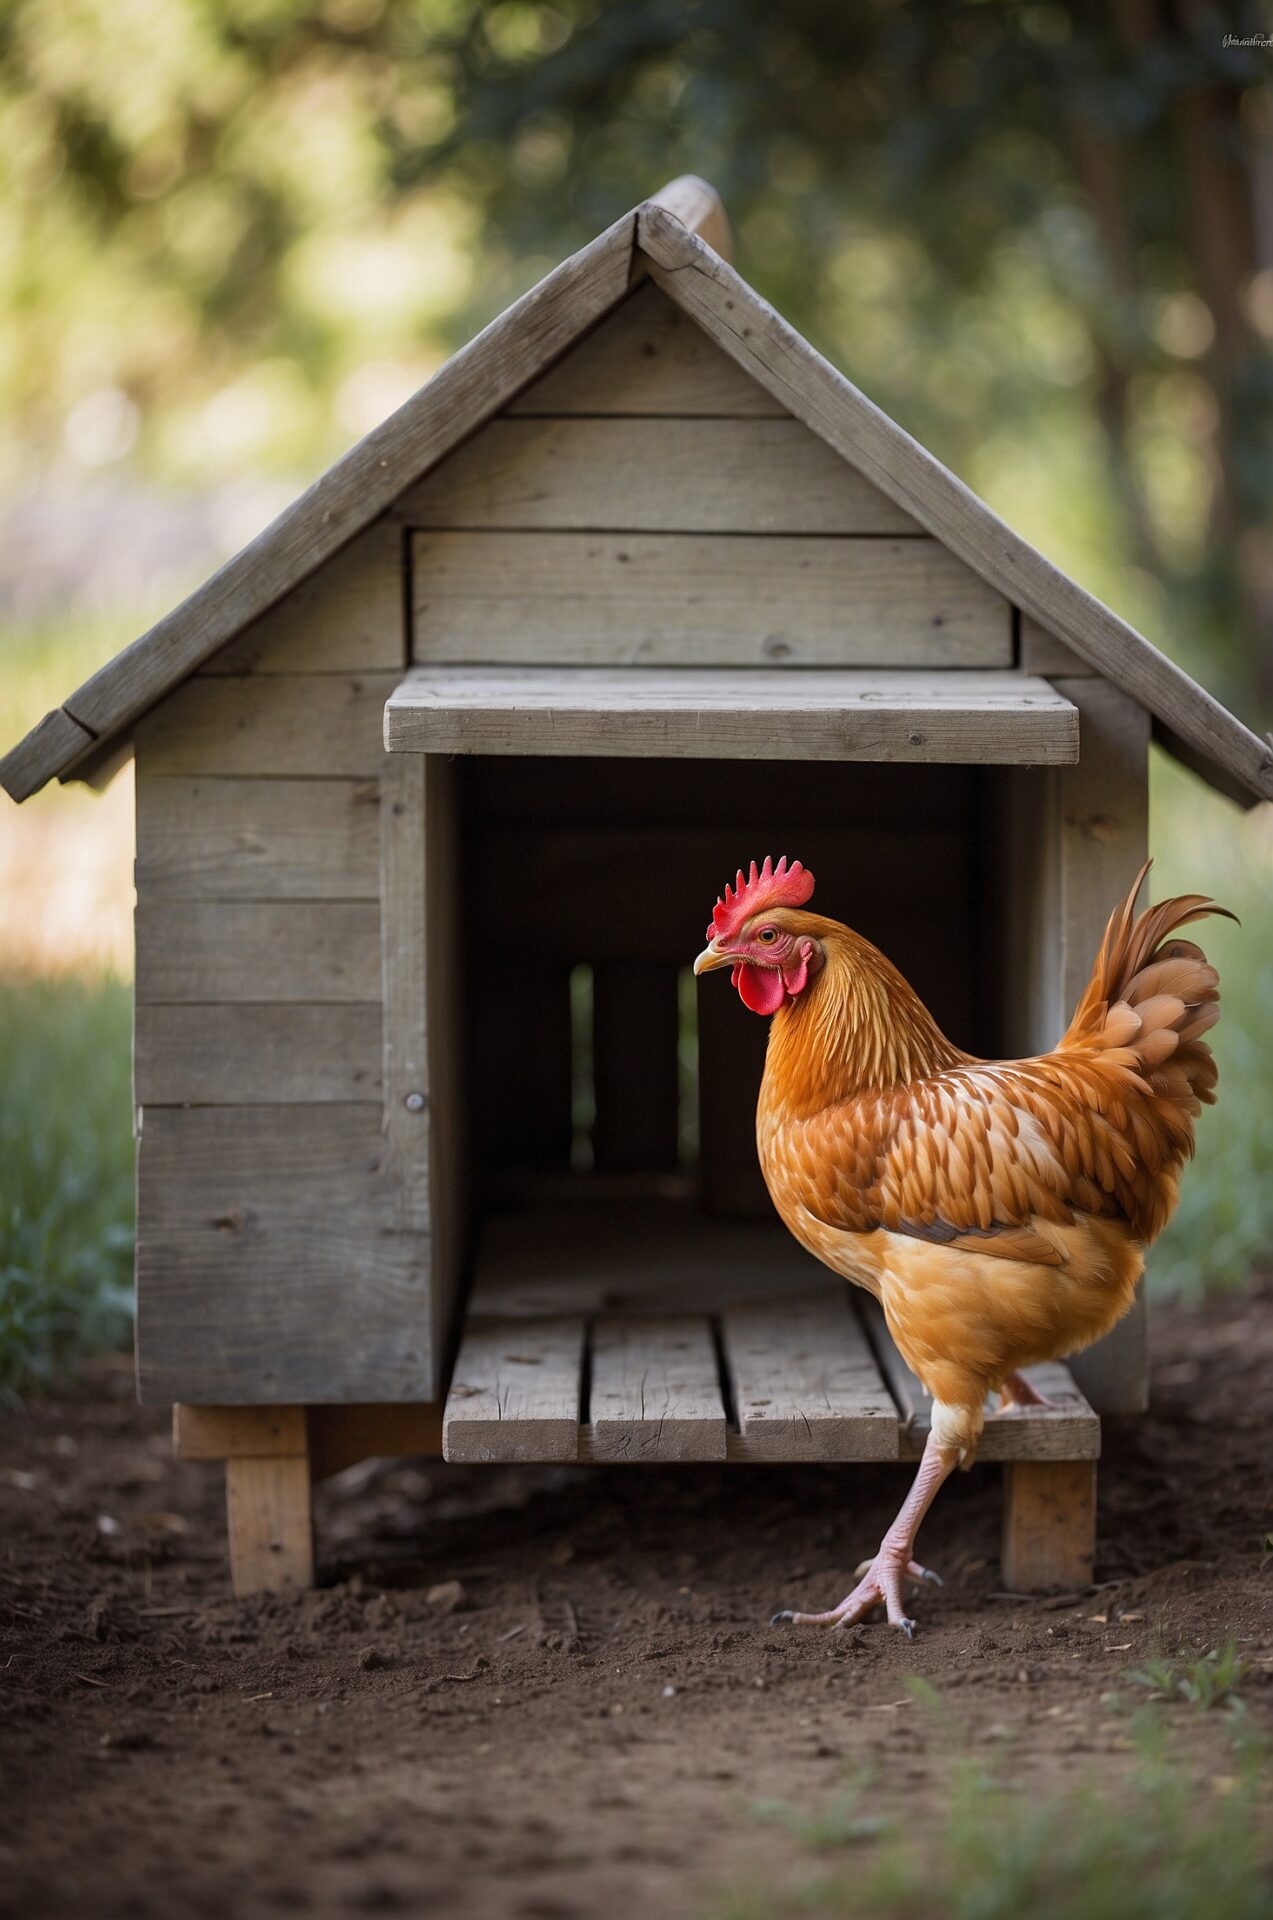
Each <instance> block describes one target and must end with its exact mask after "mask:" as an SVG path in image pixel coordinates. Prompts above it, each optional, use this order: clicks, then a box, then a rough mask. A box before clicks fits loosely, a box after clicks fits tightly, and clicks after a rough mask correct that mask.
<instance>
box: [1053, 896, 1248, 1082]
mask: <svg viewBox="0 0 1273 1920" xmlns="http://www.w3.org/2000/svg"><path fill="white" fill-rule="evenodd" d="M1151 864H1152V863H1151V862H1150V861H1148V860H1147V861H1146V862H1145V864H1144V866H1143V867H1142V868H1141V870H1140V872H1139V873H1138V874H1137V876H1136V879H1135V881H1134V882H1133V884H1132V887H1131V891H1130V892H1129V893H1128V895H1127V898H1126V899H1125V900H1124V901H1122V902H1121V903H1120V905H1119V906H1117V907H1115V909H1114V911H1113V913H1112V914H1111V915H1110V919H1109V925H1108V926H1107V927H1106V929H1105V938H1104V940H1103V941H1102V942H1101V950H1100V953H1099V954H1098V955H1097V958H1096V965H1095V967H1094V968H1093V970H1092V978H1091V980H1090V982H1089V983H1088V987H1087V991H1086V992H1085V993H1084V995H1083V998H1082V999H1081V1000H1080V1001H1079V1004H1078V1007H1077V1009H1076V1010H1075V1014H1074V1018H1073V1020H1071V1022H1070V1025H1069V1028H1068V1030H1067V1032H1066V1035H1065V1038H1064V1039H1063V1040H1062V1042H1061V1051H1062V1052H1079V1051H1081V1052H1084V1053H1093V1052H1095V1053H1102V1054H1107V1053H1112V1052H1117V1053H1119V1054H1120V1055H1121V1056H1122V1059H1123V1060H1124V1061H1125V1063H1126V1064H1127V1065H1128V1066H1129V1067H1131V1068H1132V1069H1133V1070H1134V1071H1135V1072H1137V1073H1138V1074H1139V1075H1140V1077H1141V1078H1142V1079H1143V1080H1145V1081H1147V1082H1148V1084H1149V1086H1150V1087H1151V1088H1152V1090H1153V1092H1154V1093H1155V1094H1157V1095H1159V1096H1160V1097H1162V1098H1166V1099H1168V1100H1170V1101H1172V1102H1173V1103H1174V1104H1178V1105H1179V1106H1180V1107H1181V1108H1182V1109H1183V1110H1184V1112H1185V1113H1188V1114H1190V1115H1196V1114H1198V1113H1199V1112H1200V1111H1201V1105H1202V1103H1203V1102H1206V1103H1208V1104H1209V1103H1210V1102H1211V1101H1212V1100H1214V1098H1215V1084H1216V1064H1215V1060H1214V1059H1213V1057H1212V1053H1211V1049H1210V1047H1209V1046H1208V1045H1207V1044H1206V1040H1205V1038H1204V1036H1205V1035H1206V1033H1207V1032H1208V1031H1209V1029H1210V1028H1212V1027H1213V1026H1214V1025H1215V1023H1216V1021H1217V1020H1218V1019H1219V1018H1220V977H1219V975H1218V974H1217V972H1216V970H1215V968H1214V967H1213V966H1212V965H1211V964H1210V962H1209V961H1208V959H1207V956H1206V955H1205V953H1204V952H1203V951H1202V948H1201V947H1199V946H1196V945H1195V944H1194V942H1193V941H1192V940H1181V939H1178V938H1176V937H1175V936H1176V935H1177V934H1178V933H1179V930H1180V929H1181V928H1182V927H1187V926H1191V925H1192V924H1193V923H1194V921H1196V920H1205V919H1206V918H1207V916H1208V915H1209V914H1219V915H1222V916H1223V918H1224V919H1226V920H1234V919H1236V917H1237V916H1236V915H1235V914H1232V913H1230V912H1229V911H1228V909H1227V908H1226V907H1218V906H1217V905H1216V903H1215V901H1214V900H1211V899H1209V898H1208V897H1207V895H1206V894H1202V893H1183V894H1178V895H1177V896H1176V897H1175V898H1174V899H1171V900H1163V901H1161V902H1160V903H1159V905H1158V906H1156V907H1147V908H1146V909H1145V911H1144V912H1143V913H1141V914H1137V913H1136V895H1137V893H1138V892H1139V891H1140V887H1141V883H1142V881H1143V880H1144V878H1145V875H1146V874H1147V873H1148V872H1149V869H1150V866H1151Z"/></svg>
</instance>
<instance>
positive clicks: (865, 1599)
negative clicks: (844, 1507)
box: [770, 1434, 959, 1640]
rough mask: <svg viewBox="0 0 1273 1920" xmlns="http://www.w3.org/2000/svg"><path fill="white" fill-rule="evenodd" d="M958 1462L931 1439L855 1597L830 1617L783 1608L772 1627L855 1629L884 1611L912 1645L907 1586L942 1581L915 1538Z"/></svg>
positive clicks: (865, 1568) (955, 1452)
mask: <svg viewBox="0 0 1273 1920" xmlns="http://www.w3.org/2000/svg"><path fill="white" fill-rule="evenodd" d="M958 1460H959V1450H958V1448H956V1447H941V1446H939V1445H938V1444H937V1441H936V1440H935V1439H934V1438H933V1436H932V1434H930V1435H929V1437H928V1443H927V1445H926V1446H925V1448H924V1457H923V1459H922V1460H921V1461H920V1463H919V1471H918V1472H917V1473H916V1475H915V1479H914V1481H913V1483H912V1485H911V1490H910V1492H909V1493H908V1494H907V1496H906V1498H905V1500H904V1501H903V1502H902V1506H901V1509H900V1511H899V1513H898V1516H897V1518H896V1520H894V1522H893V1524H892V1526H891V1527H890V1528H889V1530H888V1532H887V1533H886V1534H885V1535H884V1538H883V1539H882V1540H881V1542H880V1548H879V1552H878V1553H877V1554H876V1556H875V1558H874V1559H873V1560H867V1561H864V1562H863V1564H862V1566H860V1567H859V1568H858V1569H857V1572H858V1575H859V1576H860V1578H858V1583H857V1585H856V1586H855V1587H854V1589H853V1591H852V1593H849V1594H846V1595H845V1597H844V1599H843V1600H841V1602H840V1604H839V1606H838V1607H832V1608H830V1609H829V1611H828V1612H826V1613H794V1612H792V1610H791V1609H790V1608H788V1607H784V1608H783V1610H782V1611H781V1612H780V1613H776V1614H775V1615H774V1617H773V1620H772V1621H771V1623H770V1624H771V1625H772V1626H777V1625H778V1624H779V1623H780V1622H784V1621H789V1622H790V1624H791V1625H792V1626H794V1627H851V1626H855V1625H856V1624H857V1622H858V1621H859V1620H864V1619H865V1618H866V1616H867V1614H868V1613H870V1612H871V1611H872V1609H873V1608H875V1607H880V1606H882V1607H883V1608H884V1609H885V1612H886V1613H887V1616H888V1623H889V1625H890V1627H896V1628H898V1630H899V1631H900V1632H902V1633H904V1634H905V1635H906V1638H907V1639H908V1640H909V1639H911V1638H912V1637H913V1635H914V1632H915V1622H914V1621H913V1620H912V1619H910V1618H909V1616H908V1615H907V1612H906V1609H905V1607H904V1606H903V1605H902V1583H903V1581H905V1580H914V1581H922V1582H927V1583H928V1584H930V1585H932V1586H937V1587H939V1586H940V1585H941V1581H940V1580H939V1579H938V1577H937V1575H936V1574H935V1573H931V1572H930V1571H929V1569H928V1568H927V1567H921V1566H920V1564H919V1562H918V1561H917V1560H916V1559H915V1558H914V1549H915V1536H916V1534H917V1533H918V1532H919V1528H920V1522H921V1521H922V1520H923V1518H924V1515H925V1514H926V1513H927V1512H928V1509H929V1507H930V1506H931V1505H932V1503H933V1499H934V1496H935V1495H936V1492H937V1489H938V1487H940V1485H941V1483H942V1481H943V1480H944V1479H945V1478H946V1476H947V1475H948V1474H949V1473H951V1472H953V1470H954V1468H955V1466H956V1464H957V1462H958Z"/></svg>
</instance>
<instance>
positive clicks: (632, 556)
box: [412, 532, 1012, 668]
mask: <svg viewBox="0 0 1273 1920" xmlns="http://www.w3.org/2000/svg"><path fill="white" fill-rule="evenodd" d="M412 553H413V565H412V583H413V599H414V605H413V624H412V657H413V658H414V659H415V660H417V661H451V662H457V663H463V662H474V663H485V664H494V663H497V662H500V661H520V662H525V661H527V660H532V661H540V662H544V663H546V664H547V663H554V664H564V665H578V666H589V665H591V666H606V665H612V666H613V665H623V666H634V665H646V666H660V665H663V666H711V665H731V666H756V667H761V666H766V665H767V666H774V665H775V664H783V663H786V664H787V665H789V666H842V667H845V666H848V667H853V666H886V667H890V668H893V667H1008V666H1010V665H1011V663H1012V615H1011V608H1010V607H1009V606H1008V605H1007V603H1006V601H1004V600H1003V599H1001V598H1000V596H999V595H998V594H996V593H995V592H994V591H993V589H992V588H989V587H987V586H986V585H985V583H984V582H983V581H982V580H980V579H979V578H978V577H977V575H976V574H975V573H974V572H973V571H972V569H971V568H970V567H966V566H964V564H963V563H962V561H959V560H956V559H955V558H954V557H953V556H952V555H951V554H950V553H948V552H947V551H946V549H945V548H944V547H942V546H941V545H940V544H939V543H938V542H937V541H935V540H927V539H875V538H862V539H854V538H839V537H832V536H827V537H816V538H809V539H802V538H797V537H794V536H792V535H787V534H769V535H751V534H738V535H729V534H699V533H684V534H654V533H632V534H627V533H618V534H614V533H610V534H607V533H590V534H589V533H490V532H485V533H484V532H477V533H447V532H443V533H417V534H416V535H415V536H414V539H413V543H412Z"/></svg>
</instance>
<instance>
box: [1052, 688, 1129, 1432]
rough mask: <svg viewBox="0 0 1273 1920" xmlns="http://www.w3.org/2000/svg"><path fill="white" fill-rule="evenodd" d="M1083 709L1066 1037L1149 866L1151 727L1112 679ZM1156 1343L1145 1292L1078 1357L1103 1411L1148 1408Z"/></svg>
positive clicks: (1064, 801) (1061, 779)
mask: <svg viewBox="0 0 1273 1920" xmlns="http://www.w3.org/2000/svg"><path fill="white" fill-rule="evenodd" d="M1056 685H1057V688H1058V691H1060V692H1062V693H1063V694H1064V695H1065V697H1066V698H1067V699H1068V700H1071V701H1072V702H1073V704H1074V706H1075V707H1076V708H1077V709H1078V712H1079V716H1080V727H1081V731H1082V751H1081V756H1080V759H1079V762H1078V764H1077V765H1076V766H1074V767H1067V768H1066V769H1065V771H1064V772H1063V773H1061V774H1059V775H1058V776H1057V779H1058V787H1059V811H1060V931H1061V942H1060V960H1061V964H1060V992H1061V1004H1060V1006H1059V1007H1058V1009H1057V1015H1058V1019H1057V1031H1058V1033H1060V1032H1063V1031H1064V1029H1065V1027H1066V1026H1067V1025H1068V1024H1069V1021H1070V1017H1071V1015H1072V1014H1073V1012H1074V1009H1075V1007H1076V1006H1077V1004H1078V1002H1079V999H1080V998H1081V996H1082V994H1083V992H1084V989H1085V988H1086V986H1087V983H1088V981H1089V979H1090V978H1091V974H1092V968H1093V966H1094V964H1095V961H1096V955H1097V953H1098V951H1099V950H1100V944H1101V941H1102V939H1103V938H1104V934H1105V926H1106V922H1107V921H1108V919H1109V916H1110V914H1111V913H1112V912H1113V910H1114V908H1115V906H1117V904H1118V902H1119V901H1120V900H1121V899H1122V898H1123V896H1124V895H1125V894H1126V892H1127V889H1128V887H1129V886H1130V885H1131V883H1132V881H1133V880H1134V879H1135V877H1136V874H1137V873H1138V872H1139V870H1140V868H1141V866H1142V865H1143V863H1144V860H1145V856H1146V853H1147V851H1148V842H1149V783H1148V764H1147V762H1148V752H1149V723H1148V717H1147V715H1146V713H1145V710H1144V708H1143V707H1142V706H1141V705H1140V704H1139V703H1138V702H1137V701H1135V700H1133V699H1131V698H1130V696H1129V695H1127V694H1125V693H1123V692H1122V691H1121V690H1120V689H1119V688H1118V687H1116V686H1114V685H1112V684H1111V683H1110V682H1109V681H1106V680H1099V679H1075V680H1059V681H1057V683H1056ZM1148 1345H1149V1336H1148V1325H1147V1319H1146V1308H1145V1294H1144V1289H1143V1288H1142V1289H1141V1290H1140V1291H1139V1292H1138V1293H1137V1296H1136V1301H1135V1304H1134V1305H1133V1307H1132V1309H1131V1312H1130V1313H1128V1314H1126V1315H1125V1316H1124V1318H1123V1319H1122V1320H1121V1321H1120V1322H1119V1324H1118V1325H1117V1326H1116V1327H1115V1328H1114V1330H1113V1332H1112V1333H1109V1334H1107V1335H1106V1337H1105V1339H1104V1340H1101V1341H1099V1342H1098V1343H1097V1344H1096V1346H1094V1347H1089V1348H1088V1349H1087V1351H1086V1352H1085V1353H1080V1354H1076V1355H1075V1356H1074V1363H1073V1365H1074V1377H1075V1379H1076V1380H1077V1381H1078V1383H1079V1385H1080V1386H1081V1387H1082V1389H1083V1391H1084V1393H1085V1394H1086V1395H1087V1397H1088V1399H1089V1400H1090V1401H1091V1403H1092V1405H1093V1406H1094V1407H1095V1408H1096V1410H1097V1412H1098V1413H1143V1412H1144V1411H1145V1408H1146V1407H1147V1406H1148V1405H1149V1352H1148Z"/></svg>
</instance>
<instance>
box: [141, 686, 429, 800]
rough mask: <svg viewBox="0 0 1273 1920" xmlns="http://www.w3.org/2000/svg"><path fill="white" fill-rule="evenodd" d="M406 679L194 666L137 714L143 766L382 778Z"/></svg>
mask: <svg viewBox="0 0 1273 1920" xmlns="http://www.w3.org/2000/svg"><path fill="white" fill-rule="evenodd" d="M400 678H401V676H400V675H398V674H392V673H366V674H350V675H345V674H336V673H308V674H285V673H277V674H275V673H270V674H260V675H256V676H251V675H249V676H246V677H238V678H231V677H230V676H228V675H227V676H225V677H223V678H219V679H218V678H217V677H215V676H205V675H201V674H196V675H195V677H194V678H193V679H191V680H187V681H186V682H185V684H184V686H181V687H178V688H177V689H176V691H175V692H174V693H171V694H169V696H168V698H167V699H166V700H164V701H162V702H161V703H160V705H159V706H157V707H155V708H154V709H153V711H152V712H150V713H148V714H147V715H146V717H145V719H144V720H141V721H139V722H138V725H137V735H136V739H137V760H138V765H139V767H143V768H144V769H145V771H146V773H147V774H148V775H152V776H153V775H158V774H181V775H185V776H193V775H206V774H223V775H232V774H270V775H273V776H274V777H275V778H279V777H281V776H297V775H299V776H302V777H306V776H308V777H313V776H314V775H321V776H323V777H324V778H327V779H353V780H374V779H378V778H379V777H380V774H381V772H382V771H383V768H384V743H383V741H382V739H381V728H382V714H383V710H384V703H385V701H386V699H387V698H388V696H389V694H390V693H391V692H392V691H393V689H394V687H395V686H396V685H397V684H398V681H399V679H400Z"/></svg>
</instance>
